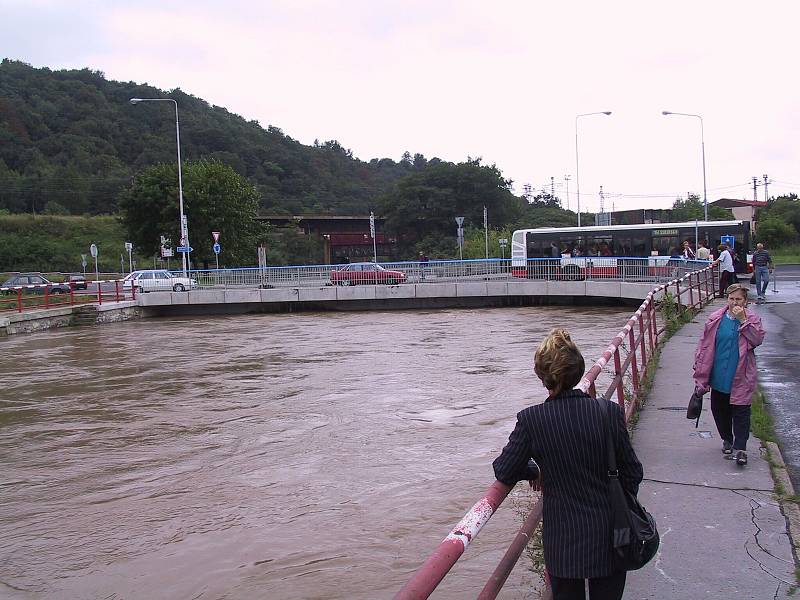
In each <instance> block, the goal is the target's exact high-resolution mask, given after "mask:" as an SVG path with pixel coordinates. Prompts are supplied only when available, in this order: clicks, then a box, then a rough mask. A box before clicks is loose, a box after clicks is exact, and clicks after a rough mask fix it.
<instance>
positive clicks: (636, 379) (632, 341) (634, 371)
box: [628, 327, 639, 402]
mask: <svg viewBox="0 0 800 600" xmlns="http://www.w3.org/2000/svg"><path fill="white" fill-rule="evenodd" d="M628 339H629V340H630V345H631V349H630V351H631V352H633V358H632V359H631V375H632V376H633V396H634V402H635V399H636V398H638V397H639V365H637V364H636V340H635V339H634V335H633V327H631V328H630V329H629V330H628Z"/></svg>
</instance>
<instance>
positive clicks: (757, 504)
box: [731, 490, 792, 597]
mask: <svg viewBox="0 0 800 600" xmlns="http://www.w3.org/2000/svg"><path fill="white" fill-rule="evenodd" d="M731 491H733V493H734V494H736V495H737V496H741V497H742V498H746V499H747V502H748V503H749V504H750V522H751V523H752V524H753V527H754V528H755V530H756V531H755V534H754V535H753V539H754V540H755V542H756V546H758V548H759V549H760V550H761V551H762V552H763V553H764V554H766V555H767V556H771V557H772V558H774V559H775V560H778V561H780V562H783V563H787V564H789V561H787V560H786V559H783V558H780V557H779V556H775V555H774V554H773V553H772V552H770V551H769V550H767V549H766V548H765V547H764V546H762V545H761V541H760V540H759V536H760V535H761V531H762V530H761V526H760V525H759V524H758V522H757V521H756V510H758V509H759V508H761V503H760V502H759V501H758V500H756V499H754V498H750V497H749V496H746V495H744V494H742V493H739V492H738V491H736V490H731ZM744 551H745V552H746V553H747V556H749V557H750V558H751V559H752V560H753V562H754V563H756V564H757V565H758V568H759V569H761V570H762V571H764V573H766V574H767V575H769V576H770V577H772V578H773V579H774V580H775V581H777V582H778V590H780V587H781V585H782V584H786V585H791V584H792V582H791V581H786V580H785V579H783V578H781V577H778V576H777V575H776V574H775V573H773V572H772V571H770V570H769V569H768V568H767V567H766V565H764V563H763V562H761V561H760V560H759V559H758V558H757V557H756V556H754V555H753V554H752V553H751V552H750V548H749V547H748V544H747V542H745V543H744ZM778 590H776V591H775V594H776V597H777V593H778Z"/></svg>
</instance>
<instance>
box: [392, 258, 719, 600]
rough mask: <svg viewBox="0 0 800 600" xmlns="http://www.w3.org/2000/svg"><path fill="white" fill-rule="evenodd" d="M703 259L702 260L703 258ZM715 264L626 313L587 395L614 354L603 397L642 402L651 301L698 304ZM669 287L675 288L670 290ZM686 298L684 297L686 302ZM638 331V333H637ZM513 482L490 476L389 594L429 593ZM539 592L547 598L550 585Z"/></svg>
mask: <svg viewBox="0 0 800 600" xmlns="http://www.w3.org/2000/svg"><path fill="white" fill-rule="evenodd" d="M706 264H707V263H706ZM718 273H719V272H718V269H717V267H711V266H707V267H705V268H703V269H701V270H699V271H694V272H689V273H687V274H685V275H683V276H682V277H680V278H677V279H673V280H671V281H669V282H667V283H664V284H662V285H660V286H658V287H656V288H654V289H653V290H652V291H651V292H650V293H649V294H648V295H647V297H646V298H645V300H644V302H642V304H641V306H639V308H638V309H637V310H636V312H635V313H633V315H632V316H631V318H630V319H628V322H627V323H626V325H625V327H623V328H622V330H621V331H620V332H619V333H618V334H617V335H616V336H614V339H612V340H611V343H610V344H609V345H608V347H607V348H606V350H605V351H604V352H603V354H602V356H601V357H600V358H599V359H598V360H597V362H595V363H594V365H592V367H591V368H590V369H589V370H588V371H587V372H586V375H584V377H583V379H581V382H580V383H579V385H578V387H579V388H580V389H581V390H583V391H584V392H587V393H588V394H590V395H591V396H594V397H596V396H597V389H596V388H597V378H598V376H599V375H600V374H601V373H603V372H604V371H605V369H606V368H607V367H608V365H609V364H611V360H612V358H613V365H614V373H613V376H612V378H611V383H610V384H609V385H608V387H607V389H606V390H605V391H604V392H603V394H602V397H603V398H605V399H607V400H610V399H611V398H612V397H613V396H615V395H616V402H618V403H619V405H620V407H621V408H622V409H623V411H624V412H625V418H626V420H627V421H629V420H630V417H631V416H632V415H633V413H634V412H635V410H636V409H637V408H638V407H639V406H640V404H641V394H642V381H643V380H644V378H645V377H646V375H647V373H648V370H649V369H650V368H652V358H653V355H654V353H655V350H656V349H657V347H658V343H659V337H662V336H663V335H664V333H665V331H666V327H667V323H666V322H664V323H663V324H662V326H661V327H660V328H659V326H658V322H657V319H656V306H655V305H656V302H657V301H658V300H663V299H664V298H665V297H666V294H667V293H669V294H670V295H671V296H672V297H673V298H674V299H675V302H676V303H677V306H678V307H679V310H683V308H687V309H688V308H692V309H695V308H701V307H702V306H704V305H705V304H706V303H707V302H709V301H710V300H711V299H713V298H714V295H715V290H716V282H717V281H718ZM673 290H674V294H673ZM687 300H688V302H686V301H687ZM637 332H638V334H637ZM625 344H628V345H629V346H628V348H627V356H626V357H625V358H624V359H623V358H622V356H621V353H620V348H622V349H623V350H624V349H625ZM629 369H630V376H629V377H630V380H631V383H632V388H633V390H632V393H630V394H626V392H625V385H624V380H625V378H626V374H627V373H628V370H629ZM511 489H512V487H510V486H507V485H505V484H504V483H502V482H500V481H495V482H494V483H493V484H492V485H491V486H490V487H489V489H488V491H487V492H486V494H485V495H484V496H483V497H482V498H481V499H480V500H478V502H476V503H475V504H474V505H473V507H472V508H471V509H470V510H469V512H467V514H466V515H465V516H464V517H463V518H462V519H461V521H459V523H458V525H456V527H454V528H453V529H452V530H451V532H450V533H449V534H448V535H447V537H446V538H445V539H444V540H443V541H442V542H441V543H440V544H439V546H438V548H436V550H434V552H433V553H432V554H431V555H430V556H429V557H428V559H427V560H426V561H425V562H424V563H423V565H422V566H421V567H420V568H419V569H418V570H417V571H416V572H415V573H414V574H413V576H412V577H411V579H410V580H409V581H408V582H407V583H406V584H405V585H404V586H403V587H402V588H401V589H400V591H399V592H397V594H396V595H395V596H394V600H423V599H425V598H428V597H429V596H430V595H431V594H432V593H433V591H434V590H435V589H436V587H437V586H438V585H439V583H440V582H441V581H442V580H443V579H444V577H445V576H446V575H447V573H448V572H449V571H450V569H451V568H452V567H453V565H454V564H455V563H456V561H457V560H458V559H459V558H460V557H461V555H462V554H463V553H464V551H465V550H466V548H467V546H468V545H469V543H470V542H472V541H473V540H474V539H475V537H476V536H477V535H478V533H479V532H480V530H481V529H482V528H483V527H484V526H485V525H486V523H487V522H488V520H489V519H490V518H491V516H492V515H493V514H494V512H495V511H496V510H497V509H498V508H499V506H500V504H502V502H503V500H505V498H506V496H508V494H509V492H510V491H511ZM541 515H542V501H541V500H539V502H537V503H536V505H535V506H534V507H533V509H532V511H531V513H530V515H529V516H528V518H527V519H526V520H525V522H524V523H523V525H522V527H521V528H520V530H519V531H518V533H517V535H516V537H515V538H514V540H513V542H512V544H511V546H510V547H509V548H508V550H507V551H506V553H505V555H504V556H503V558H502V559H501V561H500V564H498V566H497V568H496V569H495V570H494V572H493V573H492V575H491V576H490V578H489V580H488V581H487V582H486V585H485V586H484V588H483V590H481V592H480V595H479V596H478V598H479V600H491V599H493V598H496V597H497V594H498V593H499V592H500V590H501V589H502V587H503V584H504V583H505V582H506V580H507V578H508V576H509V574H510V573H511V571H512V569H513V568H514V565H515V564H516V562H517V560H518V559H519V557H520V555H521V554H522V552H523V550H524V549H525V546H526V545H527V542H528V540H530V538H531V536H532V535H533V532H534V531H535V529H536V527H537V526H538V525H539V523H540V522H541ZM543 598H544V599H545V600H548V599H549V598H552V595H551V593H550V590H549V587H548V588H547V589H546V590H545V592H544V595H543Z"/></svg>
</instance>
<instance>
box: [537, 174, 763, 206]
mask: <svg viewBox="0 0 800 600" xmlns="http://www.w3.org/2000/svg"><path fill="white" fill-rule="evenodd" d="M765 177H766V175H765ZM550 198H552V200H553V202H555V201H556V178H555V177H551V178H550Z"/></svg>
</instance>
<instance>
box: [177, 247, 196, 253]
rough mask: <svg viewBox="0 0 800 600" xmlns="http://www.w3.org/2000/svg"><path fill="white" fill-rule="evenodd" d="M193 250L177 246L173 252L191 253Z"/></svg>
mask: <svg viewBox="0 0 800 600" xmlns="http://www.w3.org/2000/svg"><path fill="white" fill-rule="evenodd" d="M193 251H194V248H192V247H191V246H178V247H177V248H175V252H193Z"/></svg>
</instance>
